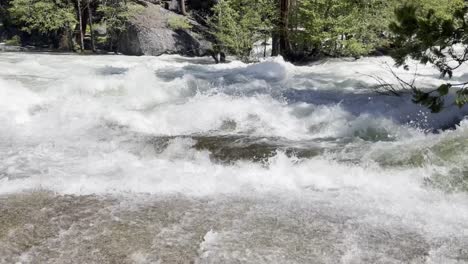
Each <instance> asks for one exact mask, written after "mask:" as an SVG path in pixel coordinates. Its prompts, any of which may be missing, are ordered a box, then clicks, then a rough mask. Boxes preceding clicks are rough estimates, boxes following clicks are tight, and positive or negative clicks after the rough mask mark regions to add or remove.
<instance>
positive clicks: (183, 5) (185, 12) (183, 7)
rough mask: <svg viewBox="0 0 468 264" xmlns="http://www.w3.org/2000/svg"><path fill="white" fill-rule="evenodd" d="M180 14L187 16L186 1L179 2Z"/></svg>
mask: <svg viewBox="0 0 468 264" xmlns="http://www.w3.org/2000/svg"><path fill="white" fill-rule="evenodd" d="M179 6H180V13H181V14H182V15H184V16H186V15H187V9H186V7H185V0H179Z"/></svg>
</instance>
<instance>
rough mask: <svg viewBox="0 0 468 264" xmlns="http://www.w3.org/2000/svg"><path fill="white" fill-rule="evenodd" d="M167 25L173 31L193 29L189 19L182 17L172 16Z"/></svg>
mask: <svg viewBox="0 0 468 264" xmlns="http://www.w3.org/2000/svg"><path fill="white" fill-rule="evenodd" d="M167 25H168V26H169V28H171V29H172V30H180V29H191V28H192V25H190V23H189V21H188V19H187V18H186V17H182V16H171V17H169V19H168V20H167Z"/></svg>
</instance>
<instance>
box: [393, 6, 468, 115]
mask: <svg viewBox="0 0 468 264" xmlns="http://www.w3.org/2000/svg"><path fill="white" fill-rule="evenodd" d="M431 1H432V0H431ZM426 4H427V3H426ZM432 4H433V7H434V9H433V8H428V7H424V6H421V5H415V4H406V5H404V6H402V7H400V8H398V9H396V11H395V15H396V21H395V22H393V23H391V25H390V30H391V31H392V32H393V33H394V40H393V42H394V44H395V49H394V51H393V52H392V57H393V58H394V59H395V62H396V65H397V66H404V67H405V68H406V69H408V68H409V66H408V65H406V61H407V59H408V58H412V59H415V60H418V61H419V62H421V63H423V64H428V63H429V64H432V65H434V66H435V67H436V68H437V69H438V70H439V71H440V73H441V77H448V78H452V75H453V72H454V71H455V70H457V69H458V68H460V67H461V66H462V65H463V64H465V63H466V62H467V61H468V4H464V3H463V1H458V0H454V1H452V2H451V4H450V5H446V6H440V4H439V5H437V4H436V3H435V2H434V3H432ZM467 85H468V81H467V82H463V83H458V84H455V83H447V84H444V85H442V86H440V87H439V88H438V89H437V90H435V91H430V92H424V91H421V90H419V89H416V88H413V92H414V102H416V103H419V104H421V105H424V106H426V107H428V108H429V109H431V110H432V111H433V112H439V111H441V110H442V108H443V106H444V96H446V95H447V94H448V93H449V90H450V89H451V88H457V89H458V90H457V99H456V101H455V104H456V105H458V106H460V107H461V106H463V105H464V104H466V103H467V102H468V100H467V99H468V98H467V95H468V90H467V88H465V87H466V86H467Z"/></svg>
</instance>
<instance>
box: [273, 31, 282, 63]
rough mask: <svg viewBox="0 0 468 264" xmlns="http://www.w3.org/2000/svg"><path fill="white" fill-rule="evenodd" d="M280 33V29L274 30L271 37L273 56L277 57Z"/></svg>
mask: <svg viewBox="0 0 468 264" xmlns="http://www.w3.org/2000/svg"><path fill="white" fill-rule="evenodd" d="M279 50H280V46H279V34H278V31H276V30H275V31H273V36H272V38H271V56H273V57H276V56H278V55H279Z"/></svg>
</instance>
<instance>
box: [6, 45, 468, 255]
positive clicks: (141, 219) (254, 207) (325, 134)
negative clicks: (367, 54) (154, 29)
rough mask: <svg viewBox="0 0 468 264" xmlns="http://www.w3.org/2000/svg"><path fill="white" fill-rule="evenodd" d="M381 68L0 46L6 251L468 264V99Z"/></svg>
mask: <svg viewBox="0 0 468 264" xmlns="http://www.w3.org/2000/svg"><path fill="white" fill-rule="evenodd" d="M388 64H390V65H391V64H392V61H391V60H390V59H388V58H366V59H361V60H357V61H345V60H329V61H322V62H320V63H317V64H312V65H309V66H294V65H291V64H289V63H286V62H284V61H283V60H282V59H281V58H276V59H269V60H266V61H264V62H260V63H256V64H243V63H241V62H236V61H235V62H231V63H228V64H220V65H214V64H211V63H210V60H209V59H208V58H206V59H205V58H201V59H200V58H198V59H195V58H194V59H190V58H182V57H178V56H162V57H124V56H76V55H52V54H20V53H0V124H2V129H1V130H0V263H15V262H20V263H468V165H467V164H468V121H467V120H464V117H465V116H466V115H467V114H468V108H467V107H465V108H462V109H459V108H457V107H454V106H448V107H447V109H446V110H445V111H443V112H442V113H439V114H431V113H429V112H428V111H427V110H426V109H424V108H422V107H419V106H417V105H415V104H413V103H412V102H411V97H410V96H409V95H403V96H401V97H391V96H385V95H379V94H377V93H375V91H374V90H373V88H372V87H373V86H374V85H376V84H377V83H376V81H375V79H373V78H372V77H370V76H373V75H376V76H380V77H382V78H384V79H385V80H387V81H388V82H394V81H395V80H394V79H393V78H392V74H391V73H390V72H389V71H388V68H387V67H388V66H387V65H388ZM466 70H468V69H466ZM466 70H465V71H463V70H461V71H460V74H463V72H466ZM395 71H396V73H397V74H399V75H400V76H402V77H403V78H405V79H407V80H411V79H412V78H413V77H414V72H412V71H404V70H401V69H395ZM417 77H418V78H417V83H418V84H419V85H420V86H421V87H428V88H430V87H435V86H436V85H437V84H440V83H442V82H443V80H440V79H439V74H438V72H437V71H436V70H434V69H432V68H430V67H423V66H419V67H418V76H417ZM461 77H462V76H461V75H460V76H457V75H455V76H454V79H457V78H461ZM448 104H450V102H448Z"/></svg>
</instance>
